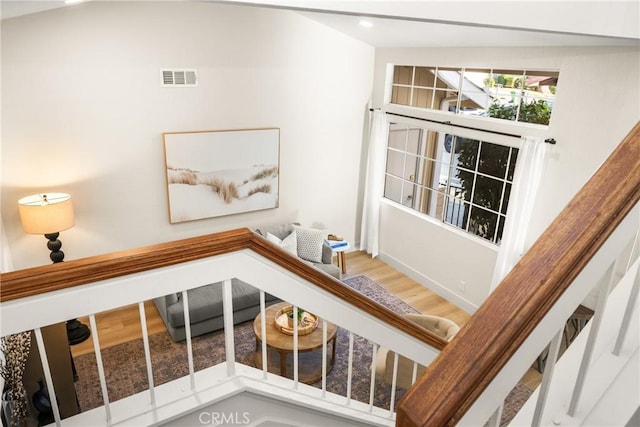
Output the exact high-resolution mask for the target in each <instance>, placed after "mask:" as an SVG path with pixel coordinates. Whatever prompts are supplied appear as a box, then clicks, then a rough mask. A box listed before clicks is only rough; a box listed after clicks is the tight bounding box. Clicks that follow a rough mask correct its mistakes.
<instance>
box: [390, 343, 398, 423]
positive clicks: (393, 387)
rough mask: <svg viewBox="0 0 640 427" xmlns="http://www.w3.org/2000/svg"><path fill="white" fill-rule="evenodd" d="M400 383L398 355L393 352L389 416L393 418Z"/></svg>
mask: <svg viewBox="0 0 640 427" xmlns="http://www.w3.org/2000/svg"><path fill="white" fill-rule="evenodd" d="M397 381H398V353H396V352H395V351H394V352H393V376H392V380H391V397H390V398H389V416H390V417H393V412H394V411H395V405H396V383H397Z"/></svg>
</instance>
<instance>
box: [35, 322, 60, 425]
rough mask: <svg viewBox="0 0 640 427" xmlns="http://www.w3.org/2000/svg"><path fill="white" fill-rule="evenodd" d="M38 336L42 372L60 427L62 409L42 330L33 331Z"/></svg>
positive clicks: (54, 416) (57, 423) (55, 417)
mask: <svg viewBox="0 0 640 427" xmlns="http://www.w3.org/2000/svg"><path fill="white" fill-rule="evenodd" d="M33 331H34V332H35V334H36V343H37V344H38V350H39V351H40V361H41V362H42V370H43V371H44V378H45V380H46V381H47V391H48V392H49V401H50V402H51V409H53V419H54V420H55V421H56V426H58V427H60V426H61V425H62V424H61V422H60V409H59V408H58V399H57V398H56V391H55V389H54V388H53V379H52V378H51V368H50V367H49V359H48V358H47V350H46V349H45V347H44V340H43V339H42V330H41V329H40V328H36V329H34V330H33Z"/></svg>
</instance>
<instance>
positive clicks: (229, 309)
mask: <svg viewBox="0 0 640 427" xmlns="http://www.w3.org/2000/svg"><path fill="white" fill-rule="evenodd" d="M222 316H223V321H224V350H225V355H226V359H227V360H226V364H227V375H228V376H229V377H232V376H234V375H235V374H236V349H235V343H234V336H233V289H232V284H231V279H226V280H224V281H223V282H222Z"/></svg>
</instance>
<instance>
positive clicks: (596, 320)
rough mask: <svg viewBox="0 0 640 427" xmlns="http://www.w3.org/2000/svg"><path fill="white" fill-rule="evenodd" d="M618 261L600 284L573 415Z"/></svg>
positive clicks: (571, 413) (571, 405)
mask: <svg viewBox="0 0 640 427" xmlns="http://www.w3.org/2000/svg"><path fill="white" fill-rule="evenodd" d="M615 267H616V263H612V264H611V265H610V266H609V268H608V269H607V271H606V273H605V274H604V278H605V279H606V280H604V281H603V282H602V283H601V284H600V291H599V292H598V300H597V301H596V308H595V310H594V314H593V318H592V319H591V328H590V329H589V336H588V337H587V343H586V346H585V349H584V354H583V355H582V361H581V362H580V368H579V369H578V375H577V378H576V384H575V386H574V389H573V393H572V395H571V402H570V403H569V409H568V410H567V414H568V415H569V416H570V417H573V416H574V415H575V414H576V411H577V409H578V403H579V402H580V396H581V395H582V389H583V387H584V382H585V379H586V376H587V372H588V371H589V365H590V364H591V357H592V356H593V350H594V347H595V342H596V339H597V337H598V332H599V329H600V323H602V317H603V315H604V308H605V306H606V304H607V298H608V296H609V289H611V284H612V283H613V281H614V279H615V271H616V268H615Z"/></svg>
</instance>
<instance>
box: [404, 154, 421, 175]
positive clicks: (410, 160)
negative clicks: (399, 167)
mask: <svg viewBox="0 0 640 427" xmlns="http://www.w3.org/2000/svg"><path fill="white" fill-rule="evenodd" d="M417 173H418V156H414V155H411V154H407V156H406V157H405V167H404V174H403V175H402V177H403V178H404V179H406V180H409V181H414V182H415V180H416V179H417V178H416V176H417Z"/></svg>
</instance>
